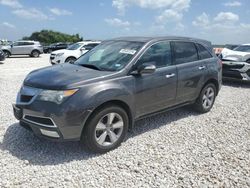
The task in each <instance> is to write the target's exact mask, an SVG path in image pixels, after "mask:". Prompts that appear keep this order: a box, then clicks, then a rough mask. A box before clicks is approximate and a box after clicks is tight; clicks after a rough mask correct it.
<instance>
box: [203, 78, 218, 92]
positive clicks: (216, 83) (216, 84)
mask: <svg viewBox="0 0 250 188" xmlns="http://www.w3.org/2000/svg"><path fill="white" fill-rule="evenodd" d="M210 83H211V84H214V85H215V88H216V95H218V93H219V82H218V80H216V79H214V78H210V79H208V80H207V81H206V82H205V84H204V85H203V86H202V89H203V88H204V87H205V86H206V85H207V84H210ZM202 89H201V91H202Z"/></svg>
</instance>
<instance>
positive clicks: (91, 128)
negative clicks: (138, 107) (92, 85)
mask: <svg viewBox="0 0 250 188" xmlns="http://www.w3.org/2000/svg"><path fill="white" fill-rule="evenodd" d="M128 125H129V119H128V115H127V113H126V111H125V110H124V109H122V108H121V107H119V106H114V105H109V106H105V107H103V108H101V109H99V110H97V111H96V112H94V113H93V114H92V115H91V117H90V119H89V121H87V124H86V125H85V127H84V130H83V133H82V138H81V142H82V144H83V145H84V146H85V149H87V150H88V151H91V152H94V153H106V152H108V151H110V150H113V149H115V148H117V147H118V146H119V145H120V144H121V142H122V141H123V140H124V138H125V136H126V134H127V132H128Z"/></svg>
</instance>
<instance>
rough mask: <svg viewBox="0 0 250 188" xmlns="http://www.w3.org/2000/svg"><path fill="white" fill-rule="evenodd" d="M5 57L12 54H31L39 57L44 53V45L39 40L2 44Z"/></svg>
mask: <svg viewBox="0 0 250 188" xmlns="http://www.w3.org/2000/svg"><path fill="white" fill-rule="evenodd" d="M2 51H3V52H4V54H5V57H10V56H11V55H29V56H30V57H39V55H40V54H42V53H43V46H42V45H41V44H40V42H38V41H16V42H14V43H13V44H11V45H7V46H2Z"/></svg>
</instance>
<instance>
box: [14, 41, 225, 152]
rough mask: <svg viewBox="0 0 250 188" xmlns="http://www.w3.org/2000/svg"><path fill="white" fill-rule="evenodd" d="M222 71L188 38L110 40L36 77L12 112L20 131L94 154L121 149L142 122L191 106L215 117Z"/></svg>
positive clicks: (205, 46) (205, 45)
mask: <svg viewBox="0 0 250 188" xmlns="http://www.w3.org/2000/svg"><path fill="white" fill-rule="evenodd" d="M221 77H222V64H221V61H220V60H219V59H218V58H217V57H216V55H215V54H214V53H213V50H212V46H211V43H210V42H208V41H205V40H200V39H193V38H184V37H152V38H150V37H141V38H140V37H126V38H117V39H112V40H107V41H104V42H102V43H101V44H100V45H98V46H97V47H95V48H94V49H92V50H90V51H89V52H87V53H86V54H84V55H83V56H81V57H80V58H79V59H78V60H76V61H75V62H74V63H72V64H70V63H65V64H59V65H55V66H53V67H47V68H42V69H38V70H35V71H32V72H31V73H30V74H29V75H28V76H27V77H26V79H25V80H24V83H23V85H22V87H21V89H20V91H19V93H18V96H17V100H16V103H15V104H14V105H13V109H14V115H15V117H16V118H17V119H18V120H20V125H21V126H23V127H25V128H27V129H29V130H31V131H32V132H34V133H35V134H36V135H37V136H40V137H45V138H48V139H52V140H64V141H65V140H71V141H72V140H74V141H82V143H83V144H84V145H85V146H86V148H88V149H90V150H91V151H93V152H99V153H104V152H107V151H109V150H112V149H114V148H116V147H118V146H119V145H120V144H121V142H122V141H123V140H124V138H125V135H126V133H127V131H128V130H129V129H132V128H133V126H134V122H135V120H137V119H141V118H143V117H146V116H149V115H152V114H155V113H159V112H163V111H166V110H169V109H173V108H177V107H181V106H184V105H192V106H193V108H194V109H195V110H197V111H199V112H201V113H205V112H208V111H210V109H211V108H212V107H213V104H214V102H215V98H216V96H217V94H218V92H219V90H220V87H221V80H222V79H221Z"/></svg>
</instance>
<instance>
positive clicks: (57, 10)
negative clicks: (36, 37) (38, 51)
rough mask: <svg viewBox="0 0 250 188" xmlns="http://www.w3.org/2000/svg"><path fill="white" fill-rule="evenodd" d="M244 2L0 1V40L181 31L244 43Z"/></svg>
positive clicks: (249, 3) (248, 13) (248, 24)
mask: <svg viewBox="0 0 250 188" xmlns="http://www.w3.org/2000/svg"><path fill="white" fill-rule="evenodd" d="M249 7H250V0H209V1H207V0H89V1H86V0H85V1H84V0H71V1H69V0H40V1H38V0H36V1H34V0H0V39H1V38H7V39H9V40H17V39H20V38H22V37H23V36H29V35H30V34H31V33H32V32H34V31H39V30H41V29H52V30H56V31H61V32H65V33H69V34H75V33H79V34H80V35H81V36H83V37H84V38H85V39H107V38H112V37H117V36H156V35H181V36H191V37H198V38H203V39H207V40H210V41H212V42H213V43H216V44H225V43H237V44H238V43H250V9H249Z"/></svg>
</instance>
